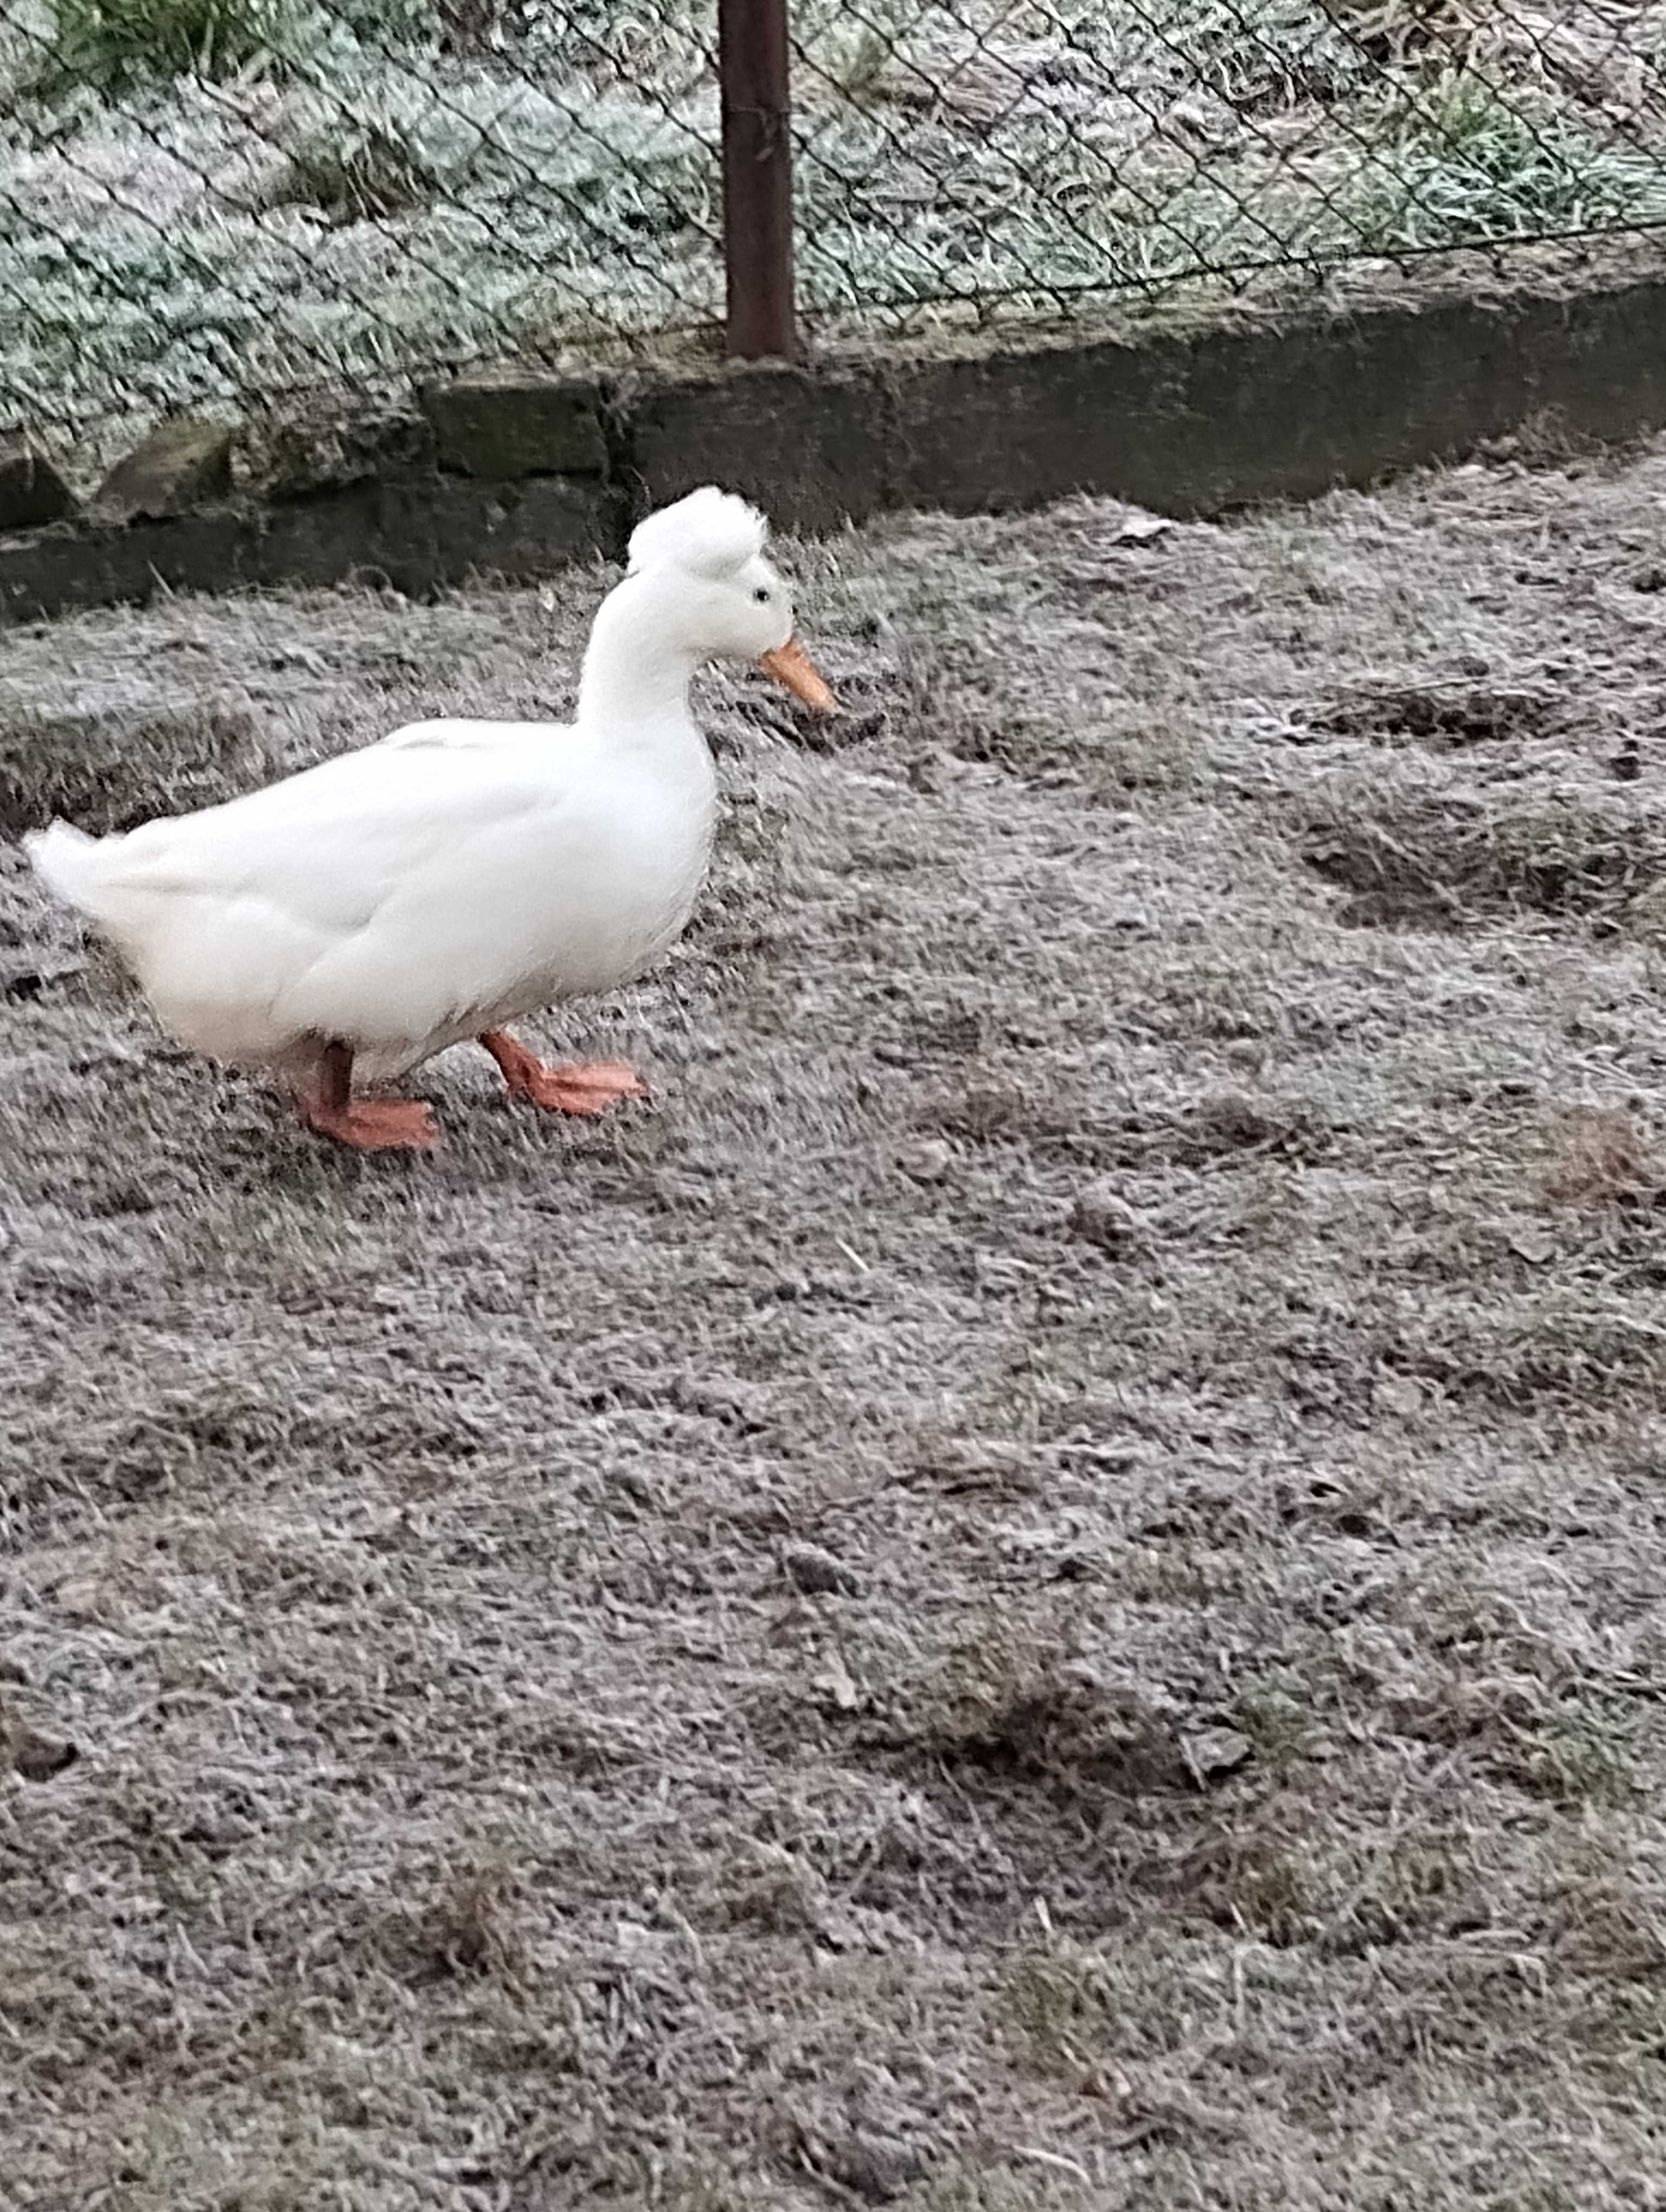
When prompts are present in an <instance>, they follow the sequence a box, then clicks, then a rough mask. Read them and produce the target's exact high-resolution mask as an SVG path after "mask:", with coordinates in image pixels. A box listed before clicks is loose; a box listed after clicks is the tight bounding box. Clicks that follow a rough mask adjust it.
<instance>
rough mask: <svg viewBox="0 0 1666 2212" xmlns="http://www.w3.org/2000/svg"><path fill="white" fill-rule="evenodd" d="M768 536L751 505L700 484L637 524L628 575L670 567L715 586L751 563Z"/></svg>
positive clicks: (630, 551)
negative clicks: (709, 581) (695, 488)
mask: <svg viewBox="0 0 1666 2212" xmlns="http://www.w3.org/2000/svg"><path fill="white" fill-rule="evenodd" d="M768 538H769V524H768V523H767V522H766V521H765V520H764V519H763V516H762V515H761V514H760V513H758V511H757V508H756V507H751V506H749V505H748V504H747V502H746V501H745V500H744V499H741V498H739V496H738V495H736V494H735V493H733V492H732V491H720V490H719V489H718V488H717V486H716V485H715V484H702V486H701V487H700V489H699V490H698V491H691V492H690V494H689V495H688V496H687V498H686V499H679V500H678V501H676V502H675V504H674V505H672V506H671V507H661V508H660V511H659V513H657V514H650V515H649V516H648V520H646V521H645V522H639V523H638V524H637V526H636V527H635V530H633V531H632V532H631V533H630V546H629V554H628V556H627V566H628V568H629V574H631V575H633V576H635V575H639V574H641V572H642V571H643V570H645V569H648V568H681V569H683V570H684V572H685V573H686V574H690V575H692V576H703V577H707V578H709V579H710V580H712V581H713V582H716V581H718V580H721V579H722V578H724V577H726V576H733V575H734V574H737V573H738V572H739V570H740V569H742V568H745V566H746V563H747V562H749V561H756V560H757V558H758V557H759V556H760V555H761V554H762V553H763V548H764V544H765V542H766V540H767V539H768Z"/></svg>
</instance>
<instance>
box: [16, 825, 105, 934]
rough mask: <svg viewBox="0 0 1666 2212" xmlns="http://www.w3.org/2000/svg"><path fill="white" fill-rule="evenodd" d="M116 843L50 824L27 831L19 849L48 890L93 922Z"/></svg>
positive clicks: (81, 831) (97, 913)
mask: <svg viewBox="0 0 1666 2212" xmlns="http://www.w3.org/2000/svg"><path fill="white" fill-rule="evenodd" d="M119 842H121V841H120V840H119V838H113V837H112V838H105V837H89V836H88V835H87V832H86V831H85V830H84V829H71V827H70V824H69V823H67V822H54V823H52V827H51V829H31V830H30V831H28V832H27V835H26V836H25V837H24V839H23V849H24V851H25V852H26V853H27V854H28V856H29V861H30V865H31V866H33V869H34V872H35V873H36V875H38V876H39V877H40V880H41V882H42V883H44V884H46V888H47V890H51V891H55V892H56V893H57V894H58V897H59V898H61V899H63V900H64V902H65V903H66V904H68V905H70V906H74V907H79V908H80V909H81V911H82V913H83V914H86V915H92V916H94V919H96V918H97V916H98V915H99V914H100V910H101V908H102V907H103V905H104V898H103V892H104V890H105V886H106V882H107V880H108V872H109V866H110V854H109V848H110V847H111V846H112V845H113V844H119Z"/></svg>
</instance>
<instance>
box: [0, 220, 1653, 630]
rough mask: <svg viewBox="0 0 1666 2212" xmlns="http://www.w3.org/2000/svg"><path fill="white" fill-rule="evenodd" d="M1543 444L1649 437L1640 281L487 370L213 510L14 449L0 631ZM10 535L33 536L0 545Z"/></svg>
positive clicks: (201, 474) (312, 448)
mask: <svg viewBox="0 0 1666 2212" xmlns="http://www.w3.org/2000/svg"><path fill="white" fill-rule="evenodd" d="M1545 416H1548V417H1552V418H1554V419H1555V420H1556V421H1558V422H1560V424H1562V425H1563V426H1564V427H1565V428H1566V430H1567V431H1569V432H1571V433H1573V434H1576V435H1580V436H1584V437H1590V438H1596V439H1599V440H1606V441H1613V440H1623V439H1626V438H1630V437H1633V436H1635V435H1638V434H1639V433H1641V432H1645V431H1649V430H1653V429H1656V428H1660V427H1662V426H1663V425H1666V273H1662V269H1661V266H1660V265H1658V264H1657V265H1656V266H1653V267H1650V266H1647V265H1645V266H1644V267H1643V268H1642V269H1641V270H1639V269H1637V268H1635V267H1633V269H1631V270H1628V271H1627V272H1626V273H1625V274H1624V275H1622V276H1610V277H1609V278H1608V279H1607V280H1605V281H1602V282H1597V283H1586V284H1585V285H1584V286H1583V287H1580V286H1578V285H1571V284H1570V283H1569V282H1568V279H1567V276H1566V273H1565V272H1564V273H1561V274H1559V275H1557V276H1555V277H1554V279H1552V278H1547V277H1544V276H1541V277H1540V278H1539V279H1538V280H1537V281H1534V282H1521V283H1514V284H1511V285H1494V286H1493V287H1491V288H1490V289H1487V290H1486V291H1484V292H1472V293H1468V294H1457V293H1452V292H1450V291H1449V292H1448V293H1446V294H1444V295H1431V294H1420V295H1411V294H1409V293H1408V295H1407V296H1404V297H1402V298H1400V299H1396V300H1381V299H1378V300H1375V301H1369V302H1366V303H1365V304H1361V305H1359V306H1357V307H1353V308H1351V309H1347V310H1343V309H1340V308H1338V307H1336V306H1335V305H1325V306H1319V305H1313V306H1310V307H1304V308H1299V309H1298V308H1290V307H1286V308H1284V309H1283V310H1281V311H1280V312H1279V313H1277V314H1276V315H1268V314H1266V313H1262V314H1249V313H1243V312H1237V313H1231V314H1225V315H1221V316H1219V317H1217V318H1216V319H1213V320H1209V319H1201V318H1198V317H1196V316H1195V315H1194V316H1193V317H1192V318H1190V319H1189V320H1188V321H1187V322H1186V323H1185V324H1184V325H1181V324H1179V323H1177V322H1173V321H1170V323H1169V324H1167V325H1164V324H1163V323H1161V322H1158V323H1157V324H1156V325H1152V326H1148V327H1146V328H1137V327H1129V328H1126V329H1123V330H1121V331H1099V332H1097V333H1095V334H1092V335H1088V336H1076V337H1067V338H1061V339H1055V340H1053V341H1050V342H1047V343H1036V344H1031V345H1028V346H1018V345H1016V344H1012V343H981V344H980V343H967V344H965V345H964V346H963V347H961V348H960V349H958V350H945V349H944V348H942V347H941V346H939V347H936V348H934V349H930V350H927V349H923V348H922V349H915V350H913V351H911V352H910V351H899V352H894V353H891V354H888V355H885V356H880V355H877V354H876V355H873V356H856V355H849V356H841V357H840V358H838V359H837V360H836V361H832V362H828V363H826V364H824V365H822V366H818V367H817V368H812V369H798V368H786V367H775V366H770V367H763V368H739V367H732V368H714V369H712V370H710V371H708V372H706V373H696V374H672V373H669V372H656V371H650V370H640V371H633V372H630V373H629V374H621V375H617V376H608V377H598V378H594V379H589V380H584V379H581V380H574V379H571V378H559V377H555V376H551V375H546V374H541V373H538V372H532V371H526V372H520V371H499V372H496V373H495V374H490V375H487V376H476V377H467V378H459V379H457V380H452V381H449V382H447V383H444V384H438V385H435V386H430V387H429V388H428V389H426V390H424V391H423V392H419V393H418V394H417V396H416V398H414V400H413V402H412V403H411V404H410V407H409V408H403V409H402V408H393V409H390V408H388V407H386V406H385V405H384V406H383V407H381V408H380V409H379V410H364V412H363V413H362V414H361V415H355V414H353V413H351V412H344V413H341V414H337V415H336V416H331V417H329V418H327V419H322V420H319V419H311V420H300V421H297V422H294V423H289V424H283V423H280V424H278V425H277V428H276V433H275V434H274V433H273V432H272V430H271V429H270V428H269V429H268V431H267V433H266V435H265V437H264V455H263V457H262V459H260V461H259V463H258V466H256V467H255V468H254V470H253V472H252V473H251V471H250V467H249V465H248V464H247V463H245V465H244V468H243V477H244V482H245V487H246V488H245V489H242V490H241V491H239V492H236V493H234V494H231V495H227V494H226V493H225V492H224V489H223V484H224V483H225V482H226V481H227V480H228V457H227V455H226V454H225V453H222V452H219V451H217V450H213V439H212V437H210V438H209V439H207V440H206V441H205V440H204V434H203V427H202V426H201V425H194V424H184V425H173V426H170V427H169V428H167V429H165V430H164V431H163V432H162V433H161V434H160V435H159V436H158V437H157V438H156V439H155V440H153V441H148V443H147V445H146V446H145V447H142V448H140V450H139V452H138V453H136V454H135V455H132V456H130V457H128V459H126V460H125V461H124V462H123V463H122V464H121V465H120V467H119V468H118V469H117V470H116V471H112V474H111V476H110V477H109V478H108V479H106V485H105V486H104V487H103V488H102V490H101V492H100V495H95V497H94V500H93V501H91V502H89V503H88V505H87V506H86V507H76V506H75V503H74V502H73V501H70V499H69V498H68V496H67V494H66V495H64V496H63V497H62V498H60V497H59V496H58V490H55V489H54V488H53V485H52V483H48V482H47V481H46V476H49V475H50V471H46V475H43V470H42V465H40V463H39V462H38V460H37V459H36V458H35V457H33V456H31V455H28V454H27V453H21V452H19V451H17V450H15V449H14V450H13V452H12V453H11V454H10V455H9V457H8V456H7V455H5V454H4V453H0V622H3V621H5V620H7V619H10V620H19V619H30V618H33V617H40V616H42V615H50V614H54V613H57V612H59V611H63V610H64V609H67V608H70V607H77V606H88V605H99V604H106V603H110V602H113V601H118V600H125V599H143V598H144V597H145V596H147V594H149V592H152V591H154V590H155V588H156V587H157V586H159V585H165V586H167V587H169V588H171V589H173V590H175V591H221V590H225V589H228V588H232V587H236V586H248V585H256V584H261V585H272V584H327V583H332V582H336V581H339V580H343V579H345V578H349V577H350V576H352V575H354V574H362V573H371V574H376V575H378V576H380V577H383V578H386V580H388V581H389V582H391V583H392V585H394V586H396V587H397V588H398V589H400V590H403V591H405V592H411V593H421V592H428V591H431V590H433V589H435V588H437V587H439V586H444V585H447V584H450V583H454V582H458V581H460V580H463V579H464V578H465V577H466V576H468V575H469V574H473V573H477V572H481V571H486V572H492V573H496V574H502V575H506V576H510V577H522V578H524V577H530V576H535V575H538V574H541V573H545V572H547V571H548V570H549V569H550V568H552V567H554V566H555V565H556V564H558V563H560V562H565V561H568V560H570V559H572V558H574V557H575V556H577V557H583V556H589V555H593V554H595V553H598V552H599V553H605V554H617V552H619V551H620V550H622V548H623V541H624V538H625V536H626V534H627V532H628V531H629V526H630V523H631V521H632V520H633V519H634V518H635V516H636V515H637V514H638V513H641V512H642V511H643V510H644V509H645V508H647V507H651V506H655V505H658V504H660V503H661V502H662V501H665V500H666V499H670V498H674V497H676V496H677V495H678V494H680V493H682V492H684V491H686V490H688V489H691V488H692V487H693V486H695V485H696V484H699V483H710V482H716V483H723V484H725V485H727V486H729V487H731V488H733V489H736V490H739V491H744V492H746V493H748V494H750V495H752V496H754V497H755V498H757V500H758V501H759V502H760V503H761V504H762V505H763V506H764V507H766V508H767V510H768V511H769V513H770V515H771V516H772V518H773V519H774V520H776V521H777V522H778V523H780V524H781V526H783V527H786V528H789V529H798V530H804V531H808V532H818V531H824V530H827V529H830V528H833V527H836V526H838V525H839V524H840V523H842V522H843V521H845V520H850V519H860V518H861V517H863V516H865V515H869V514H873V513H877V512H879V511H880V510H883V509H885V508H891V507H942V508H947V509H949V510H951V511H953V512H960V513H968V512H974V511H980V510H982V511H987V510H991V509H996V510H999V509H1008V508H1020V507H1031V506H1036V505H1038V504H1040V503H1042V502H1043V501H1048V500H1052V499H1055V498H1058V497H1061V496H1062V495H1065V494H1067V493H1070V492H1073V491H1089V492H1099V493H1108V494H1112V495H1119V496H1122V497H1124V498H1127V499H1130V500H1133V501H1137V502H1139V503H1140V505H1142V506H1146V507H1152V508H1155V509H1157V510H1158V511H1159V512H1161V513H1170V514H1177V515H1195V514H1208V513H1218V512H1219V511H1220V510H1222V509H1223V508H1225V507H1231V506H1233V505H1237V504H1240V503H1243V502H1245V501H1256V500H1264V499H1268V498H1273V497H1280V496H1285V497H1301V496H1305V495H1311V494H1313V493H1316V492H1320V491H1322V490H1325V489H1329V487H1330V486H1332V485H1335V484H1339V483H1356V484H1357V483H1368V482H1370V481H1371V480H1372V479H1373V478H1376V477H1381V476H1383V475H1385V474H1387V473H1389V472H1390V471H1395V470H1398V469H1403V468H1406V467H1408V466H1412V465H1417V464H1420V463H1424V462H1429V461H1433V460H1439V459H1447V458H1451V457H1456V456H1457V455H1460V454H1462V453H1464V452H1466V451H1468V450H1470V449H1473V448H1474V447H1475V446H1476V445H1477V444H1478V443H1480V442H1481V441H1486V440H1489V439H1493V438H1497V437H1499V436H1501V435H1505V434H1506V433H1508V432H1509V431H1511V430H1512V429H1514V428H1517V427H1518V426H1519V425H1521V424H1522V423H1523V422H1527V421H1529V420H1531V419H1534V418H1539V417H1545ZM222 437H223V438H225V439H227V440H229V434H222ZM8 484H11V485H12V486H13V487H14V490H13V496H14V498H15V502H16V504H15V506H14V507H13V510H12V513H11V515H9V514H8V509H7V499H8V489H7V488H8ZM205 484H207V485H208V486H209V487H210V493H209V495H208V496H207V497H206V498H204V485H205ZM58 489H59V490H61V489H62V488H61V487H59V488H58ZM64 509H70V510H72V511H70V512H67V513H65V512H64ZM53 513H58V514H59V515H60V517H61V519H58V520H46V521H44V522H42V521H41V520H40V518H41V517H42V516H43V515H51V514H53ZM12 519H15V520H18V521H20V522H21V521H22V520H30V521H33V522H34V523H35V524H36V526H34V527H32V528H16V529H13V530H11V531H9V532H8V531H7V530H6V528H5V525H6V523H7V521H8V520H12Z"/></svg>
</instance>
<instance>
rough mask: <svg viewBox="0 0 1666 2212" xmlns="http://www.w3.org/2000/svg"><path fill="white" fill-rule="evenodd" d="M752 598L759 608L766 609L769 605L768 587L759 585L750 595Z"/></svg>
mask: <svg viewBox="0 0 1666 2212" xmlns="http://www.w3.org/2000/svg"><path fill="white" fill-rule="evenodd" d="M752 597H753V598H754V599H756V600H757V603H758V605H759V606H761V607H767V606H768V605H769V586H768V585H767V584H760V585H759V586H758V587H757V591H755V592H753V593H752Z"/></svg>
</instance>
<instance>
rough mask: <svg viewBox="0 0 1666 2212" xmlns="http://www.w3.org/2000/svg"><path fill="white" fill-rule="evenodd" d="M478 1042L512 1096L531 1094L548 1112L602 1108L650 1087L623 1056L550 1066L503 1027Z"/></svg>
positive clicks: (590, 1111)
mask: <svg viewBox="0 0 1666 2212" xmlns="http://www.w3.org/2000/svg"><path fill="white" fill-rule="evenodd" d="M480 1042H481V1043H482V1044H483V1045H484V1046H485V1048H486V1049H487V1051H488V1052H489V1053H490V1054H491V1056H492V1058H493V1059H494V1060H496V1062H497V1065H498V1067H499V1068H500V1070H501V1071H502V1076H503V1082H504V1086H505V1088H506V1089H507V1090H508V1093H509V1095H510V1097H512V1098H530V1099H531V1100H532V1103H533V1105H534V1106H542V1107H543V1108H544V1110H545V1111H546V1112H547V1113H550V1114H581V1115H590V1114H600V1113H602V1112H604V1111H605V1109H607V1108H608V1107H610V1106H613V1105H617V1103H618V1102H619V1100H620V1099H622V1098H646V1097H648V1087H647V1085H645V1084H644V1083H643V1082H642V1081H641V1079H640V1077H639V1076H638V1075H637V1073H636V1071H635V1068H634V1067H628V1066H626V1065H625V1063H624V1062H623V1060H589V1061H587V1062H585V1063H584V1064H582V1065H581V1066H569V1067H551V1066H549V1065H548V1064H547V1062H545V1061H544V1060H539V1059H538V1057H537V1055H536V1054H533V1053H530V1052H528V1051H527V1049H526V1046H525V1045H524V1044H517V1043H516V1042H515V1040H514V1037H512V1036H509V1035H508V1033H507V1031H505V1030H484V1031H483V1033H482V1036H481V1038H480Z"/></svg>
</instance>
